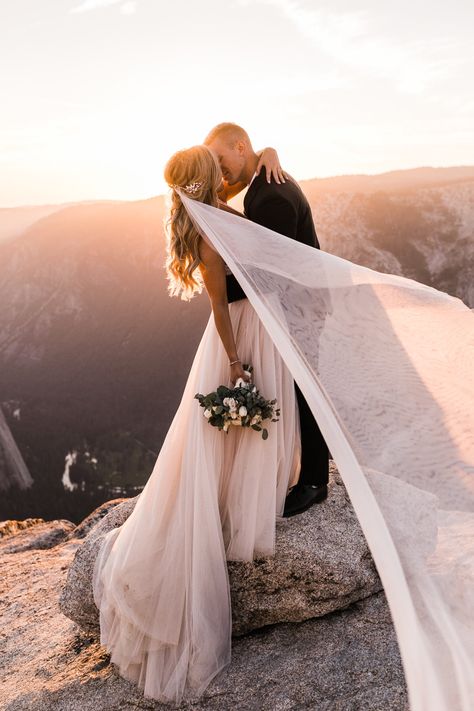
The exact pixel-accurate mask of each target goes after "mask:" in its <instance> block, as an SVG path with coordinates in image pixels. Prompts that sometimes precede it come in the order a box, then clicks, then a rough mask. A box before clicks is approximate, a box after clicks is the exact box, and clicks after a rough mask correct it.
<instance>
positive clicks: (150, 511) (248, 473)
mask: <svg viewBox="0 0 474 711" xmlns="http://www.w3.org/2000/svg"><path fill="white" fill-rule="evenodd" d="M267 164H268V165H269V166H270V167H271V162H268V163H266V162H265V161H264V163H263V165H264V167H265V165H267ZM165 178H166V180H167V182H168V184H169V185H170V187H171V188H172V196H171V209H170V215H169V220H168V241H167V249H168V257H167V263H166V268H167V274H168V278H169V293H170V295H171V296H174V295H178V294H181V298H183V299H190V298H192V297H193V295H194V294H196V293H199V292H200V291H202V287H203V285H204V286H205V288H206V291H207V293H208V296H209V299H210V302H211V305H212V313H211V315H210V317H209V321H208V323H207V326H206V328H205V330H204V334H203V336H202V338H201V342H200V344H199V346H198V348H197V351H196V355H195V357H194V361H193V364H192V366H191V370H190V373H189V377H188V380H187V383H186V386H185V388H184V393H183V396H182V399H181V403H180V405H179V407H178V410H177V412H176V414H175V416H174V419H173V421H172V423H171V426H170V428H169V430H168V433H167V435H166V438H165V441H164V442H163V445H162V448H161V451H160V453H159V456H158V459H157V461H156V463H155V466H154V469H153V471H152V473H151V476H150V478H149V480H148V482H147V484H146V486H145V487H144V489H143V490H142V492H141V494H140V495H139V497H138V501H137V504H136V506H135V509H134V511H133V513H132V515H131V516H130V517H129V518H128V519H127V521H126V522H125V523H124V524H123V525H122V526H121V527H120V528H119V529H115V530H113V531H111V532H110V534H109V535H108V536H107V538H106V540H105V541H104V544H103V546H102V548H101V551H100V555H99V557H98V559H97V562H96V567H95V571H94V583H93V587H94V599H95V602H96V605H97V607H98V608H99V610H100V626H101V643H102V644H104V645H106V646H107V648H108V650H109V651H110V653H111V661H112V662H114V663H115V664H117V666H118V667H119V669H120V673H121V674H122V675H123V676H124V677H126V678H128V679H130V680H133V681H135V682H136V683H137V684H138V685H140V686H141V687H142V688H143V690H144V694H145V696H149V697H153V698H155V699H158V700H160V701H164V702H169V701H174V702H179V701H180V700H181V699H182V698H183V697H184V696H192V695H200V694H202V692H203V691H204V689H205V688H206V686H207V685H208V684H209V682H210V681H211V679H212V678H213V677H214V676H215V675H216V674H217V673H218V672H219V671H220V670H221V669H222V668H223V667H225V666H226V665H227V664H228V663H229V661H230V656H231V630H232V618H231V607H230V592H229V583H228V576H227V565H226V560H253V558H254V557H255V556H257V555H260V556H269V555H273V553H274V550H275V518H276V517H277V516H282V515H283V509H284V504H285V498H286V495H287V493H288V491H289V489H290V488H291V487H292V486H294V485H295V484H296V483H297V481H298V476H299V472H300V454H301V440H300V425H299V418H298V409H297V407H298V406H297V401H296V395H295V390H294V383H293V378H292V376H291V373H290V372H289V370H288V369H287V367H286V366H285V363H284V361H283V360H282V357H281V355H280V353H279V352H278V350H277V348H276V347H275V345H274V343H273V341H272V339H271V338H270V336H269V335H268V333H267V331H266V330H265V327H264V325H263V323H262V322H261V320H260V319H259V317H258V315H257V313H256V312H255V310H254V309H253V307H252V305H251V303H250V301H249V300H248V299H246V298H238V299H237V300H233V301H232V300H231V297H230V294H229V301H230V303H228V298H227V297H228V294H227V281H226V277H227V276H228V275H230V270H229V268H228V267H227V265H226V264H225V262H224V260H223V259H222V257H221V256H220V255H219V254H218V253H217V252H216V251H215V250H214V249H212V248H211V247H210V246H209V244H208V243H207V242H206V241H205V240H204V239H203V238H202V237H201V235H200V232H199V230H198V229H196V227H195V226H194V224H193V222H192V220H191V219H190V217H189V215H188V213H187V210H186V208H185V207H184V205H183V202H182V199H181V197H180V193H181V191H182V192H184V193H186V194H189V195H191V196H192V198H193V199H194V200H198V201H202V202H203V203H207V204H208V205H212V206H217V205H218V204H219V198H218V192H219V191H221V190H222V187H223V181H222V173H221V170H220V168H219V165H218V163H217V161H216V160H215V158H214V157H213V154H212V153H211V151H210V150H209V149H208V148H207V147H206V146H196V147H193V148H190V149H188V150H185V151H180V152H178V153H177V154H175V155H174V156H173V157H172V158H171V159H170V161H169V162H168V164H167V166H166V169H165ZM239 219H240V218H239ZM244 363H251V364H252V365H253V374H252V375H253V378H254V379H253V382H254V384H255V385H256V386H257V388H258V389H259V390H260V393H261V394H262V395H263V396H264V397H265V398H267V399H273V398H276V399H277V406H278V407H279V408H280V417H279V420H278V421H277V422H271V423H270V424H269V426H268V438H267V439H266V440H264V439H263V438H262V437H261V436H260V434H259V433H257V432H255V431H253V430H251V429H248V428H242V427H240V428H239V427H231V428H230V430H229V432H228V433H224V432H222V431H219V430H218V429H217V428H215V427H212V426H210V425H209V423H208V422H207V420H206V419H205V417H203V414H202V410H201V408H200V407H199V405H198V402H197V400H196V399H194V395H195V394H196V393H203V394H206V393H208V392H211V391H213V390H215V388H216V387H217V386H218V385H220V384H223V385H227V386H229V387H233V386H234V384H235V383H236V381H237V379H238V378H242V379H243V380H244V381H246V382H248V381H249V375H248V372H247V371H245V370H244V369H243V364H244Z"/></svg>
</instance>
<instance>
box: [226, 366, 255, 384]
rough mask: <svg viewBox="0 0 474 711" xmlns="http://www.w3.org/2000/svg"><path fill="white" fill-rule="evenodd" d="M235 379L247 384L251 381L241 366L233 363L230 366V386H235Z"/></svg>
mask: <svg viewBox="0 0 474 711" xmlns="http://www.w3.org/2000/svg"><path fill="white" fill-rule="evenodd" d="M237 378H242V380H245V382H246V383H249V382H250V380H251V378H250V376H249V375H247V373H246V371H245V370H244V369H243V368H242V365H241V364H240V363H234V364H233V365H231V366H230V380H231V383H232V385H234V386H235V383H236V382H237Z"/></svg>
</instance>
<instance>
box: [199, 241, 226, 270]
mask: <svg viewBox="0 0 474 711" xmlns="http://www.w3.org/2000/svg"><path fill="white" fill-rule="evenodd" d="M198 251H199V259H200V260H201V264H203V265H204V267H205V268H206V269H208V268H209V267H211V268H212V267H213V266H217V265H220V264H221V263H222V264H223V263H224V260H223V259H222V257H221V255H220V254H219V252H216V250H215V249H214V248H213V247H211V245H210V244H209V243H208V242H207V241H206V240H205V239H204V238H203V237H200V238H199V242H198Z"/></svg>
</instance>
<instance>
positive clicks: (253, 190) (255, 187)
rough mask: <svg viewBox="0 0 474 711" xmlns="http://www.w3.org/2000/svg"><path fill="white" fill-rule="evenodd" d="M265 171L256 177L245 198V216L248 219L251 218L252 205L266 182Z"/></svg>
mask: <svg viewBox="0 0 474 711" xmlns="http://www.w3.org/2000/svg"><path fill="white" fill-rule="evenodd" d="M264 176H265V170H261V171H260V173H259V174H258V175H256V176H255V178H254V180H253V182H252V185H251V186H250V187H249V189H248V190H247V192H246V194H245V197H244V215H246V217H248V216H249V209H250V206H251V204H252V202H253V201H254V199H255V196H256V195H257V192H258V190H259V188H260V186H261V184H262V182H265V177H264Z"/></svg>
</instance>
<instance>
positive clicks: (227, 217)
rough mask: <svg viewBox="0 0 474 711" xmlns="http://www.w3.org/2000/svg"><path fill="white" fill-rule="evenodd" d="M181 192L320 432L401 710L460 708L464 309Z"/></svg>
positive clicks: (469, 499) (472, 694)
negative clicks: (361, 555)
mask: <svg viewBox="0 0 474 711" xmlns="http://www.w3.org/2000/svg"><path fill="white" fill-rule="evenodd" d="M181 197H182V200H183V203H184V205H185V207H186V209H187V211H188V213H189V215H190V217H191V218H192V220H193V221H194V223H195V225H196V226H197V227H198V228H199V230H200V232H201V233H202V235H203V237H204V238H205V239H206V240H207V241H208V243H209V244H210V245H211V246H212V247H213V248H214V249H215V250H216V251H217V252H219V253H220V255H221V256H222V257H223V259H224V260H225V261H226V263H227V264H228V266H229V267H230V269H231V270H232V272H233V273H234V275H235V277H236V278H237V280H238V281H239V283H240V285H241V286H242V288H243V289H244V291H245V293H246V295H247V297H248V299H249V301H250V302H251V304H252V306H253V308H254V309H255V311H256V312H257V314H258V316H259V318H260V319H261V321H262V323H263V324H264V326H265V328H266V330H267V331H268V333H269V335H270V337H271V338H272V340H273V342H274V343H275V346H276V347H277V349H278V351H279V352H280V353H281V355H282V357H283V358H284V360H285V362H286V365H287V367H288V369H289V371H290V372H291V374H292V376H293V378H294V380H295V381H296V382H297V383H298V385H299V387H300V388H301V390H302V392H303V394H304V396H305V398H306V400H307V402H308V404H309V406H310V407H311V410H312V412H313V414H314V416H315V417H316V419H317V421H318V424H319V426H320V429H321V431H322V433H323V436H324V438H325V440H326V442H327V444H328V446H329V449H330V451H331V454H332V456H333V458H334V460H335V462H336V464H337V466H338V469H339V471H340V474H341V477H342V479H343V481H344V484H345V486H346V488H347V491H348V494H349V496H350V499H351V501H352V504H353V506H354V509H355V511H356V514H357V516H358V519H359V522H360V525H361V527H362V530H363V532H364V534H365V537H366V539H367V543H368V545H369V548H370V550H371V553H372V555H373V558H374V561H375V564H376V566H377V569H378V572H379V574H380V577H381V580H382V584H383V586H384V589H385V593H386V596H387V600H388V604H389V608H390V612H391V615H392V619H393V622H394V626H395V630H396V633H397V639H398V642H399V647H400V652H401V657H402V662H403V667H404V672H405V677H406V681H407V686H408V693H409V701H410V708H411V710H412V711H469V710H470V709H472V705H471V704H472V700H473V699H474V668H473V652H474V619H473V618H474V614H473V610H474V604H473V602H474V600H473V589H474V588H473V583H474V546H473V534H474V479H473V475H474V313H472V311H471V310H470V309H469V308H468V307H467V306H466V305H465V304H464V303H463V302H462V301H461V300H460V299H458V298H455V297H452V296H449V295H448V294H446V293H444V292H441V291H437V290H436V289H434V288H432V287H429V286H426V285H423V284H421V283H419V282H417V281H414V280H412V279H408V278H404V277H400V276H396V275H393V274H383V273H380V272H377V271H374V270H371V269H368V268H365V267H362V266H360V265H358V264H354V263H353V262H350V261H347V260H345V259H342V258H340V257H337V256H334V255H332V254H329V253H327V252H324V251H323V250H319V249H315V248H313V247H309V246H307V245H304V244H301V243H299V242H297V241H296V240H293V239H290V238H288V237H285V236H283V235H280V234H278V233H276V232H273V231H272V230H269V229H267V228H265V227H262V226H260V225H257V224H255V223H253V222H250V221H249V220H246V219H243V218H241V217H239V216H236V215H233V214H229V213H228V212H226V211H223V210H218V209H216V208H214V207H211V206H209V205H205V204H203V203H200V202H198V201H196V200H193V199H191V198H189V197H187V196H186V195H184V194H183V193H182V192H181ZM407 238H409V235H408V236H407Z"/></svg>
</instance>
